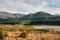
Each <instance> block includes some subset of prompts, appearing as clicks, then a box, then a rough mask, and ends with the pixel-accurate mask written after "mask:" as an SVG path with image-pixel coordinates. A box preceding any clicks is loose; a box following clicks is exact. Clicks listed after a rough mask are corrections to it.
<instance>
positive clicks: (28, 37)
mask: <svg viewBox="0 0 60 40" xmlns="http://www.w3.org/2000/svg"><path fill="white" fill-rule="evenodd" d="M0 39H1V40H60V31H55V30H54V29H51V28H50V29H49V28H48V29H36V28H34V27H32V26H24V25H3V24H2V25H0Z"/></svg>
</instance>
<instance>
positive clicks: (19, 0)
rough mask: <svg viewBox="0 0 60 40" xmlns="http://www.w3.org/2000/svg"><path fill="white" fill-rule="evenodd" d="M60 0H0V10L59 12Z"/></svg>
mask: <svg viewBox="0 0 60 40" xmlns="http://www.w3.org/2000/svg"><path fill="white" fill-rule="evenodd" d="M59 4H60V0H0V10H1V11H10V12H22V13H26V14H28V13H34V12H38V11H44V12H48V13H51V14H55V13H60V5H59Z"/></svg>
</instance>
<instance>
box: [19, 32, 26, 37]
mask: <svg viewBox="0 0 60 40" xmlns="http://www.w3.org/2000/svg"><path fill="white" fill-rule="evenodd" d="M19 37H22V38H26V37H27V34H26V33H25V32H22V33H21V34H20V35H19Z"/></svg>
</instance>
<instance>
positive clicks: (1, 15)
mask: <svg viewBox="0 0 60 40" xmlns="http://www.w3.org/2000/svg"><path fill="white" fill-rule="evenodd" d="M22 16H24V15H23V14H20V13H15V14H13V13H9V12H1V11H0V18H5V19H6V18H16V17H17V18H20V17H22Z"/></svg>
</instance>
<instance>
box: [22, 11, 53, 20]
mask: <svg viewBox="0 0 60 40" xmlns="http://www.w3.org/2000/svg"><path fill="white" fill-rule="evenodd" d="M51 17H52V15H51V14H48V13H46V12H36V13H34V14H28V15H26V16H23V17H21V19H33V20H35V19H46V18H51Z"/></svg>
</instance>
